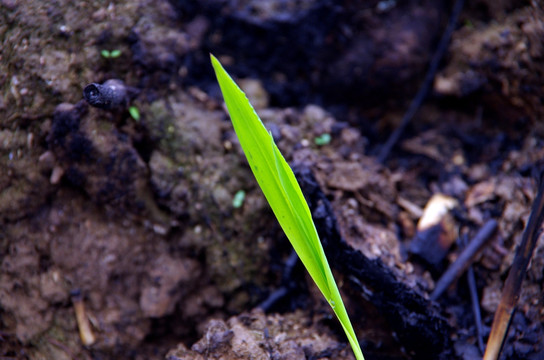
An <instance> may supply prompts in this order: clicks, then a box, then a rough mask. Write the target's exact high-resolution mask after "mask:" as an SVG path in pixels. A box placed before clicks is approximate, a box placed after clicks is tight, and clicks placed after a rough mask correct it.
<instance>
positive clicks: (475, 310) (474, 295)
mask: <svg viewBox="0 0 544 360" xmlns="http://www.w3.org/2000/svg"><path fill="white" fill-rule="evenodd" d="M462 239H463V240H462V242H463V246H467V242H468V241H467V237H466V236H463V238H462ZM467 282H468V290H469V292H470V302H471V303H472V314H473V315H474V324H475V325H476V338H477V339H478V349H480V352H481V354H482V355H483V353H484V351H485V347H484V339H483V333H484V331H483V327H482V313H481V312H480V300H479V299H478V288H477V287H476V276H475V275H474V269H473V268H472V265H469V266H468V268H467Z"/></svg>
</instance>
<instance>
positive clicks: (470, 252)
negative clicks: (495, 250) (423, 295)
mask: <svg viewBox="0 0 544 360" xmlns="http://www.w3.org/2000/svg"><path fill="white" fill-rule="evenodd" d="M496 229H497V221H495V220H493V219H491V220H488V221H487V222H486V223H485V224H484V226H482V228H481V229H480V231H478V233H477V234H476V236H475V237H474V238H473V239H472V240H471V241H470V243H469V244H468V245H467V247H465V248H464V249H463V251H462V252H461V254H460V255H459V257H458V258H457V260H455V262H454V263H453V264H451V266H450V267H449V268H448V270H446V272H445V273H444V274H443V275H442V276H441V277H440V279H439V280H438V282H437V283H436V286H435V288H434V291H433V292H432V294H431V300H436V299H438V298H439V297H440V295H442V293H443V292H444V291H445V290H446V289H447V288H448V286H450V284H451V283H452V282H453V281H454V280H455V279H457V278H458V277H459V276H460V275H461V274H462V273H463V272H464V271H465V269H466V268H467V267H468V266H469V265H470V264H471V263H472V260H473V259H474V257H475V256H476V254H477V253H478V251H479V250H480V249H481V248H482V247H483V246H484V245H485V244H486V243H487V241H488V239H489V238H490V237H491V235H493V233H494V232H495V230H496Z"/></svg>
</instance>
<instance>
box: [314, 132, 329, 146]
mask: <svg viewBox="0 0 544 360" xmlns="http://www.w3.org/2000/svg"><path fill="white" fill-rule="evenodd" d="M314 142H315V144H316V145H318V146H323V145H327V144H328V143H330V142H331V134H328V133H324V134H321V135H319V136H316V138H315V139H314Z"/></svg>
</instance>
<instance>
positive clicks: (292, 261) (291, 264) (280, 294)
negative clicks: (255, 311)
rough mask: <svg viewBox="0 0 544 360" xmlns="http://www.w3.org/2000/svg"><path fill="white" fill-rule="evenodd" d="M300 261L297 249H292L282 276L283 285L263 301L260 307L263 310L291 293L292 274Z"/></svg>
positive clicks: (267, 309)
mask: <svg viewBox="0 0 544 360" xmlns="http://www.w3.org/2000/svg"><path fill="white" fill-rule="evenodd" d="M297 263H298V255H297V253H296V252H295V250H292V251H291V254H290V255H289V258H287V261H285V269H284V271H283V275H282V278H281V286H280V287H279V288H278V289H276V290H274V291H273V292H272V293H271V294H270V295H269V296H268V297H267V298H266V299H265V300H264V301H263V302H261V303H260V304H259V307H260V308H261V309H263V311H265V312H267V311H270V309H271V308H272V307H273V306H274V305H275V304H276V303H277V302H278V301H280V300H281V299H283V298H284V297H286V296H287V295H289V293H290V292H291V291H292V290H293V285H292V280H291V275H292V274H293V269H294V268H295V265H296V264H297Z"/></svg>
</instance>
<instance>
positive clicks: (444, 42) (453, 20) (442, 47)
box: [378, 0, 465, 163]
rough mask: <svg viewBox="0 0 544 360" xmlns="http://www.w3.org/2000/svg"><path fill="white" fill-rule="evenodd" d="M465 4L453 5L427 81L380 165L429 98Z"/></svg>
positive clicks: (390, 140) (391, 138) (459, 0)
mask: <svg viewBox="0 0 544 360" xmlns="http://www.w3.org/2000/svg"><path fill="white" fill-rule="evenodd" d="M464 2H465V1H464V0H457V1H455V4H454V5H453V10H452V13H451V16H450V21H449V22H448V26H447V27H446V30H445V31H444V34H442V38H441V39H440V42H439V43H438V47H437V48H436V51H435V52H434V54H433V57H432V59H431V62H430V64H429V69H428V70H427V73H426V74H425V79H424V80H423V83H422V84H421V87H420V88H419V91H418V92H417V94H416V96H415V97H414V99H413V100H412V102H411V103H410V107H409V108H408V110H407V111H406V113H405V114H404V116H403V117H402V120H401V122H400V124H399V126H398V127H397V128H396V129H395V131H393V133H392V134H391V135H390V136H389V138H388V139H387V142H386V143H385V144H384V145H383V147H382V149H381V150H380V154H379V155H378V161H379V162H380V163H384V162H385V160H386V159H387V157H388V156H389V153H390V152H391V150H392V149H393V147H394V146H395V144H396V143H397V142H398V141H399V139H400V137H401V135H402V133H403V132H404V129H405V128H406V126H408V123H409V122H410V121H411V120H412V118H413V117H414V115H415V114H416V113H417V110H418V109H419V107H420V106H421V104H422V103H423V100H425V98H426V97H427V94H428V93H429V89H430V88H431V84H432V82H433V80H434V76H435V74H436V71H437V70H438V65H439V64H440V60H442V57H443V56H444V54H445V53H446V50H447V49H448V45H449V43H450V39H451V35H452V34H453V30H455V25H456V24H457V19H458V18H459V14H460V13H461V10H462V9H463V4H464Z"/></svg>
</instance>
